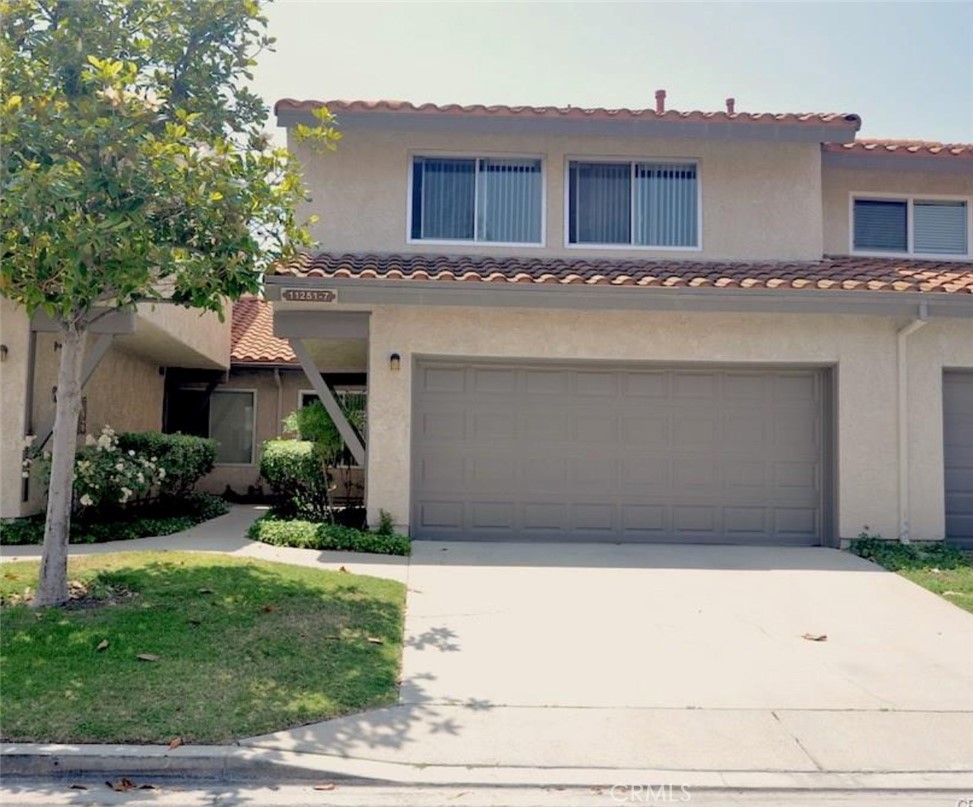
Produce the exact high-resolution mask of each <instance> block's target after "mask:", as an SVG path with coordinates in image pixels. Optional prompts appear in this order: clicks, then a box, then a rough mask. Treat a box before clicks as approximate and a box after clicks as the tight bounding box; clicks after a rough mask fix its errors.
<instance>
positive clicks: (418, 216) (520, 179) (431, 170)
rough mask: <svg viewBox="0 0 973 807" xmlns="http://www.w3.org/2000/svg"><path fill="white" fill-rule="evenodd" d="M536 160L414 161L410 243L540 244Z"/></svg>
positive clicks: (539, 178)
mask: <svg viewBox="0 0 973 807" xmlns="http://www.w3.org/2000/svg"><path fill="white" fill-rule="evenodd" d="M542 195H543V194H542V181H541V161H540V160H536V159H511V158H499V157H475V158H473V157H471V158H455V157H414V158H413V160H412V219H411V225H410V227H411V230H410V232H409V236H410V238H411V240H413V241H473V242H476V241H483V242H488V243H501V244H540V243H541V241H542V238H541V219H542V210H541V206H542V201H541V200H542Z"/></svg>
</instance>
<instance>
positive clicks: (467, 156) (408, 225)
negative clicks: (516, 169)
mask: <svg viewBox="0 0 973 807" xmlns="http://www.w3.org/2000/svg"><path fill="white" fill-rule="evenodd" d="M406 156H407V159H408V165H407V166H406V175H407V176H408V178H409V181H408V182H407V183H406V184H407V186H408V187H407V188H406V197H405V209H406V216H405V242H406V243H407V244H432V245H436V246H450V245H453V246H467V247H490V248H492V247H517V248H520V247H525V248H527V249H543V248H544V247H546V246H547V160H546V159H545V157H544V155H543V154H521V153H505V152H500V151H482V152H475V153H471V152H468V151H442V150H439V149H415V150H413V151H409V152H408V154H407V155H406ZM416 157H432V158H433V159H435V158H437V157H442V158H443V159H453V160H493V159H495V160H540V163H541V240H540V241H477V240H476V238H473V239H472V240H470V239H463V240H460V239H454V238H413V237H412V176H413V172H414V167H415V158H416ZM474 187H475V186H474ZM473 197H474V198H473V234H474V235H476V221H477V214H478V213H479V209H478V208H479V203H480V201H479V194H477V193H475V191H474V194H473Z"/></svg>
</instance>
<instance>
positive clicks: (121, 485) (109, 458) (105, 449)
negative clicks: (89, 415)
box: [74, 426, 166, 511]
mask: <svg viewBox="0 0 973 807" xmlns="http://www.w3.org/2000/svg"><path fill="white" fill-rule="evenodd" d="M118 442H119V441H118V435H116V434H115V430H114V429H112V428H111V426H105V428H104V429H102V430H101V434H100V435H98V437H95V436H94V435H90V434H89V435H88V436H87V438H86V440H85V445H84V448H82V449H81V450H80V451H78V456H77V459H76V460H75V465H74V495H75V500H76V502H77V504H78V506H79V507H80V508H81V509H82V510H85V509H88V508H92V509H94V510H99V511H105V510H112V509H116V508H118V507H121V506H123V505H128V504H131V503H133V502H135V501H138V500H140V499H144V498H146V497H147V496H149V495H150V494H151V493H152V492H153V491H154V489H155V488H157V487H158V486H159V485H160V484H161V483H162V482H163V481H164V480H165V475H166V471H165V468H163V467H162V466H161V465H160V464H159V462H158V458H157V457H147V456H144V455H141V454H138V453H137V452H135V451H134V450H132V449H129V450H128V451H125V450H123V449H121V448H119V444H118Z"/></svg>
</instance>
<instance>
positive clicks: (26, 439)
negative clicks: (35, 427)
mask: <svg viewBox="0 0 973 807" xmlns="http://www.w3.org/2000/svg"><path fill="white" fill-rule="evenodd" d="M36 439H37V435H36V434H28V435H27V436H26V437H24V448H30V447H31V446H32V445H34V441H35V440H36Z"/></svg>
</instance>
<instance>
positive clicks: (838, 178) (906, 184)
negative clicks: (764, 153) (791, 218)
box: [822, 158, 973, 255]
mask: <svg viewBox="0 0 973 807" xmlns="http://www.w3.org/2000/svg"><path fill="white" fill-rule="evenodd" d="M889 159H891V158H889ZM906 159H907V158H906ZM859 193H882V194H888V193H901V194H917V193H918V194H930V195H932V196H954V195H955V196H966V197H973V174H971V173H969V172H964V171H961V170H959V168H957V170H956V172H955V173H940V172H937V173H923V172H920V171H879V170H862V169H847V168H838V167H834V166H829V165H825V166H824V168H823V173H822V204H823V206H824V251H825V254H828V255H847V254H848V253H850V252H851V243H850V240H849V239H850V235H849V223H850V211H851V195H852V194H859Z"/></svg>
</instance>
